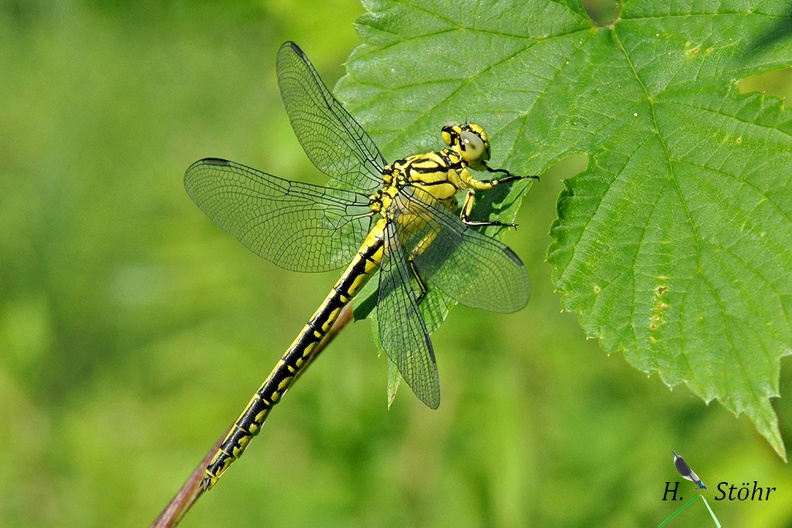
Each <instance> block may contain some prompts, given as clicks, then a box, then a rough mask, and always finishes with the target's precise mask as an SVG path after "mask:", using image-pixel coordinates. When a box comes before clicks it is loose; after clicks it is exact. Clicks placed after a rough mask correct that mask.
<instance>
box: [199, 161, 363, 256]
mask: <svg viewBox="0 0 792 528" xmlns="http://www.w3.org/2000/svg"><path fill="white" fill-rule="evenodd" d="M184 186H185V188H186V189H187V194H188V195H189V196H190V198H192V200H193V201H194V202H195V203H196V204H197V205H198V207H199V208H200V209H201V210H202V211H203V212H204V213H205V214H206V215H207V216H208V217H209V218H211V219H212V221H214V222H215V223H216V224H217V225H219V226H220V227H222V228H223V229H224V230H225V231H227V232H228V233H230V234H231V235H233V236H234V237H236V238H237V239H238V240H239V241H240V242H242V244H244V245H245V246H246V247H247V248H248V249H250V250H251V251H253V252H254V253H256V254H257V255H259V256H261V257H264V258H265V259H267V260H269V261H271V262H272V263H274V264H276V265H278V266H280V267H282V268H286V269H289V270H294V271H327V270H332V269H337V268H340V267H342V266H345V265H347V264H348V263H349V262H350V261H351V260H352V258H353V257H354V256H355V254H356V253H357V250H358V246H359V245H360V243H361V241H362V240H363V239H364V238H365V237H366V233H367V232H368V230H369V227H370V224H371V211H370V209H369V207H368V198H367V197H366V196H364V195H361V194H359V193H354V192H351V191H344V190H341V189H333V188H327V187H321V186H318V185H310V184H307V183H300V182H293V181H289V180H284V179H282V178H278V177H277V176H273V175H271V174H267V173H265V172H261V171H259V170H256V169H252V168H250V167H246V166H244V165H241V164H239V163H235V162H233V161H226V160H221V159H217V158H206V159H202V160H200V161H196V162H195V163H193V164H192V166H190V168H189V169H187V172H186V174H185V175H184Z"/></svg>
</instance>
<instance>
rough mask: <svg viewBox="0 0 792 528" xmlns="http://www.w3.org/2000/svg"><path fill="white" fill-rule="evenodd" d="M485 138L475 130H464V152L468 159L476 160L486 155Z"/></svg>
mask: <svg viewBox="0 0 792 528" xmlns="http://www.w3.org/2000/svg"><path fill="white" fill-rule="evenodd" d="M484 150H485V147H484V140H483V139H481V136H479V135H478V134H476V133H475V132H471V131H469V130H464V131H463V132H462V152H463V153H464V157H465V159H466V160H468V161H476V160H479V159H481V156H483V155H484Z"/></svg>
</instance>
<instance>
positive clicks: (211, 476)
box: [202, 218, 385, 491]
mask: <svg viewBox="0 0 792 528" xmlns="http://www.w3.org/2000/svg"><path fill="white" fill-rule="evenodd" d="M384 233H385V219H384V218H382V219H380V220H379V222H378V223H377V224H376V225H375V226H374V228H373V229H372V230H371V231H370V232H369V234H368V236H367V237H366V239H365V241H364V242H363V244H362V245H361V246H360V249H359V250H358V253H357V255H356V256H355V258H354V259H353V260H352V263H351V264H350V265H349V267H347V269H346V271H345V272H344V274H343V275H342V276H341V278H340V279H338V282H336V284H335V286H333V289H332V290H330V294H329V295H328V296H327V297H326V298H325V300H324V302H323V303H322V305H321V306H320V307H319V309H318V310H316V313H314V315H313V317H311V320H310V321H308V323H306V325H305V326H304V327H303V329H302V331H301V332H300V334H299V335H298V336H297V338H296V339H295V340H294V342H293V343H292V344H291V345H290V346H289V348H288V350H287V351H286V353H285V354H284V355H283V357H281V359H280V361H278V364H277V365H276V366H275V368H274V369H273V370H272V372H271V373H270V375H269V376H267V379H266V380H265V381H264V383H263V384H262V385H261V388H259V390H258V391H256V393H255V394H254V395H253V398H252V399H251V400H250V403H248V405H247V407H246V408H245V410H244V411H242V414H241V415H240V416H239V418H238V419H237V421H236V422H235V423H234V426H233V427H232V428H231V431H229V433H228V435H227V436H226V438H225V439H224V440H223V443H222V444H221V445H220V447H219V448H218V450H217V452H216V453H215V455H214V457H213V458H212V461H211V462H210V463H209V465H208V466H207V467H206V476H205V477H204V480H203V482H202V486H203V488H204V490H205V491H206V490H209V488H211V487H212V486H214V484H215V482H217V479H219V478H220V476H221V475H222V474H223V473H224V472H225V470H226V469H228V467H229V466H230V465H231V464H232V463H233V462H234V461H235V460H236V459H237V458H239V457H240V456H242V453H243V452H244V451H245V448H247V446H248V444H249V443H250V440H251V439H252V438H253V437H254V436H256V435H257V434H258V433H259V431H261V428H262V426H263V425H264V422H265V421H266V420H267V416H268V415H269V412H270V410H272V407H273V406H274V405H275V404H276V403H278V402H279V401H280V400H281V398H283V396H284V395H285V394H286V391H288V390H289V387H290V386H291V384H292V382H293V381H294V379H295V378H296V377H297V375H299V373H300V371H301V370H302V369H303V368H305V366H306V365H307V364H308V363H309V362H310V360H311V358H312V357H313V353H314V350H316V347H317V346H318V345H319V343H320V342H321V341H322V339H323V338H324V336H325V335H326V334H327V332H328V331H329V330H330V328H331V327H332V326H333V323H334V322H335V321H336V319H338V315H339V314H340V313H341V310H342V309H343V308H344V306H346V305H347V304H348V303H349V301H351V300H352V298H353V297H354V296H355V295H356V294H357V293H358V292H359V291H360V289H361V288H363V286H365V284H366V282H367V281H368V279H369V278H371V276H372V274H373V273H374V272H375V271H376V270H377V268H378V267H379V265H380V262H382V252H383V245H384Z"/></svg>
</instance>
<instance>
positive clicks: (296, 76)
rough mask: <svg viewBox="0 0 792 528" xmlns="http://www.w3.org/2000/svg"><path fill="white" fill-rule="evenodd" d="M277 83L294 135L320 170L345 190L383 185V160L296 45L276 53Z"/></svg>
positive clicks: (365, 134)
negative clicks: (340, 184)
mask: <svg viewBox="0 0 792 528" xmlns="http://www.w3.org/2000/svg"><path fill="white" fill-rule="evenodd" d="M278 84H279V85H280V90H281V97H282V98H283V104H284V106H285V107H286V112H287V113H288V114H289V119H290V120H291V124H292V128H293V129H294V133H295V134H296V136H297V139H298V140H299V141H300V144H301V145H302V147H303V150H305V153H306V154H307V155H308V157H309V158H310V159H311V161H312V162H313V164H314V165H315V166H316V167H317V168H318V169H319V170H320V171H322V172H324V173H325V174H327V175H328V176H330V177H331V178H333V179H335V180H337V181H338V182H341V183H342V184H343V186H345V187H346V188H352V189H359V190H363V191H373V190H374V189H377V188H379V187H381V186H382V176H381V173H382V168H383V167H384V166H385V158H383V156H382V154H381V153H380V151H379V149H378V148H377V146H376V145H375V144H374V141H373V140H372V139H371V138H370V137H369V135H368V134H367V133H366V131H365V130H363V127H361V126H360V125H359V124H358V123H357V121H355V120H354V118H352V116H351V115H349V113H348V112H347V111H346V110H344V107H343V106H341V104H340V103H339V102H338V101H336V99H335V97H333V94H331V93H330V90H328V89H327V87H326V86H325V85H324V83H323V82H322V79H321V78H320V77H319V74H318V73H317V72H316V70H315V69H314V67H313V65H312V64H311V61H310V60H308V57H307V56H306V55H305V53H303V51H302V50H301V49H300V48H299V47H298V46H297V44H295V43H294V42H286V43H285V44H283V46H281V48H280V51H279V52H278Z"/></svg>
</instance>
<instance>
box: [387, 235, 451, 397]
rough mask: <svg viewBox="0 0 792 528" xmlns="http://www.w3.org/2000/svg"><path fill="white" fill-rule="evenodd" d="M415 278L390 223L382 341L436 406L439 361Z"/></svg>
mask: <svg viewBox="0 0 792 528" xmlns="http://www.w3.org/2000/svg"><path fill="white" fill-rule="evenodd" d="M412 280H413V278H412V272H411V271H410V269H409V267H408V264H407V261H406V255H405V253H404V249H403V247H402V244H401V242H400V241H399V235H398V233H397V228H396V224H395V223H393V222H389V223H388V225H387V227H386V231H385V248H384V255H383V258H382V264H381V267H380V280H379V294H378V301H377V324H378V328H379V338H380V343H381V344H382V348H383V349H384V350H385V352H386V353H387V354H388V357H389V358H390V360H391V361H392V362H393V363H394V364H395V365H396V367H397V368H398V369H399V372H400V373H401V375H402V378H404V381H405V382H407V385H409V386H410V388H411V389H412V391H413V392H414V393H415V395H416V396H418V398H419V399H420V400H421V401H422V402H424V403H425V404H426V405H427V406H429V407H430V408H432V409H437V407H438V406H439V405H440V380H439V378H438V374H437V364H436V363H435V356H434V351H433V349H432V342H431V340H430V339H429V333H428V332H427V330H426V324H425V323H424V320H423V318H422V317H421V312H420V310H419V309H418V302H417V295H416V293H415V289H414V287H413V285H412Z"/></svg>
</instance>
